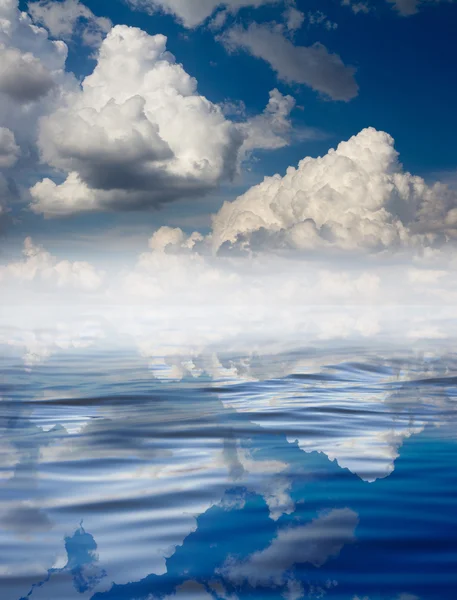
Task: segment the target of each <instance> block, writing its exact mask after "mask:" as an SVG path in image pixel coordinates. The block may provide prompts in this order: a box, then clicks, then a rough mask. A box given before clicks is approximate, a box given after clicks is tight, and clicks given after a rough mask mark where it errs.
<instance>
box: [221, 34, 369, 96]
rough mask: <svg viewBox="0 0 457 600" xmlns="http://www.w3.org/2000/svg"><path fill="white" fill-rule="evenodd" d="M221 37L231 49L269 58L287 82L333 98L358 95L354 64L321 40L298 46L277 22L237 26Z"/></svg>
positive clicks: (267, 59) (265, 58) (280, 77)
mask: <svg viewBox="0 0 457 600" xmlns="http://www.w3.org/2000/svg"><path fill="white" fill-rule="evenodd" d="M219 39H220V41H222V43H223V44H224V45H225V47H226V48H227V49H228V50H229V51H235V50H239V49H243V50H246V51H247V52H249V53H251V54H252V55H253V56H255V57H256V58H261V59H262V60H265V61H266V62H268V63H269V64H270V66H271V68H272V69H273V70H274V71H275V72H276V73H277V75H278V78H279V79H281V80H283V81H286V82H288V83H301V84H304V85H307V86H309V87H311V88H312V89H313V90H315V91H317V92H320V93H322V94H324V95H325V96H328V97H330V98H332V99H333V100H344V101H348V100H351V99H352V98H354V97H355V96H357V93H358V86H357V83H356V81H355V78H354V73H355V69H354V68H353V67H348V66H346V65H345V64H344V63H343V61H342V60H341V58H340V57H339V56H338V54H331V53H330V52H329V51H328V50H327V48H326V47H325V46H324V45H322V44H320V43H316V44H313V45H312V46H294V44H293V43H292V42H291V41H290V40H289V39H288V38H287V37H285V35H284V33H283V31H282V28H281V27H279V28H278V26H277V25H276V24H262V25H259V24H258V23H251V24H250V25H249V27H247V28H244V27H242V26H240V25H237V26H234V27H232V28H231V29H228V30H227V31H225V32H224V33H223V34H222V35H221V36H220V37H219Z"/></svg>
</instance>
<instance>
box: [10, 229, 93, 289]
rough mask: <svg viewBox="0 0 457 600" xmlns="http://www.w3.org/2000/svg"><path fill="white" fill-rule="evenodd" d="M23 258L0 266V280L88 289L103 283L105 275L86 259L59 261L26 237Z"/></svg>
mask: <svg viewBox="0 0 457 600" xmlns="http://www.w3.org/2000/svg"><path fill="white" fill-rule="evenodd" d="M23 255H24V258H23V260H21V261H18V262H13V263H10V264H8V265H5V266H2V267H0V281H5V282H6V283H9V284H11V282H12V281H18V282H19V283H26V282H33V281H38V282H45V283H46V282H48V283H51V284H53V285H56V286H57V287H59V288H62V287H71V288H76V289H80V290H83V291H86V292H93V291H95V290H97V289H98V288H99V287H100V286H101V284H102V278H103V274H102V273H100V272H98V271H97V270H96V269H95V268H94V267H93V266H92V265H90V264H89V263H87V262H79V261H76V262H70V261H68V260H61V261H59V260H58V259H57V258H55V257H54V256H52V254H50V253H49V252H47V251H46V250H44V249H43V248H42V247H41V246H37V245H35V244H34V243H33V241H32V239H31V238H27V239H26V240H25V243H24V251H23Z"/></svg>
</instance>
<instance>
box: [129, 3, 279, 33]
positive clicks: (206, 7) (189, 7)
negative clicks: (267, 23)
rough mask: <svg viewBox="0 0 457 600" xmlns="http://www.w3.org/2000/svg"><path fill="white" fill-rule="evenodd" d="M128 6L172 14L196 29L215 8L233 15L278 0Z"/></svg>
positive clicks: (134, 4)
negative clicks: (245, 8) (222, 8)
mask: <svg viewBox="0 0 457 600" xmlns="http://www.w3.org/2000/svg"><path fill="white" fill-rule="evenodd" d="M127 1H128V3H129V4H130V6H132V7H133V8H136V9H140V10H146V11H148V12H151V13H152V12H155V11H157V10H161V11H163V12H164V13H168V14H172V15H174V16H175V17H177V18H178V19H179V21H181V23H182V24H183V25H184V26H185V27H189V28H192V27H197V26H198V25H200V24H201V23H203V21H205V20H206V19H207V18H208V17H210V16H211V15H212V14H213V12H214V11H215V10H216V8H219V7H224V8H226V9H227V10H228V11H230V12H232V13H235V12H237V11H238V10H239V9H240V8H243V7H254V8H256V7H259V6H262V5H264V4H274V3H276V2H278V1H279V0H192V1H189V0H127Z"/></svg>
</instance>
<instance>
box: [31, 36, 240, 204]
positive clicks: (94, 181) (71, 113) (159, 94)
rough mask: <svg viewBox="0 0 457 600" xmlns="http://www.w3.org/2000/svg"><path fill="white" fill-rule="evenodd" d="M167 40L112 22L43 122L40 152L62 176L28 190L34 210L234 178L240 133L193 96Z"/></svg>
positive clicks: (121, 199)
mask: <svg viewBox="0 0 457 600" xmlns="http://www.w3.org/2000/svg"><path fill="white" fill-rule="evenodd" d="M166 41H167V40H166V37H165V36H163V35H155V36H150V35H148V34H147V33H145V32H143V31H141V30H140V29H136V28H130V27H126V26H117V27H115V28H114V29H112V30H111V32H110V33H109V34H108V36H107V37H106V39H105V40H104V42H103V43H102V45H101V48H100V52H99V56H98V62H97V66H96V68H95V70H94V72H93V73H92V74H91V75H90V76H88V77H87V78H86V79H85V80H84V81H83V83H82V89H81V91H80V92H78V93H76V94H74V95H72V96H71V97H69V98H68V102H67V103H66V104H65V105H64V106H61V107H60V108H59V109H58V110H57V111H55V112H54V113H53V114H51V115H50V116H49V117H46V118H43V119H42V121H41V124H40V135H39V147H40V149H41V154H42V158H43V160H44V161H46V162H47V163H49V164H50V165H52V166H54V167H56V168H58V169H61V170H66V171H68V172H69V176H68V179H67V180H66V181H65V182H64V183H63V184H61V185H57V186H56V185H55V184H53V183H52V182H51V181H49V180H45V181H44V182H41V183H39V184H38V185H37V186H36V187H35V188H34V189H32V196H33V197H34V200H35V205H34V207H33V208H34V210H35V211H37V212H44V213H65V212H76V211H78V210H88V209H90V208H101V209H103V208H109V207H113V206H115V207H117V208H136V207H138V206H144V205H150V206H151V205H152V206H154V205H158V204H160V203H163V202H166V201H169V200H174V199H176V198H182V197H192V196H197V195H198V196H199V195H201V194H204V193H205V192H207V191H209V190H211V189H212V188H214V187H215V186H216V185H218V184H219V182H220V181H222V180H224V179H227V178H230V177H232V176H233V174H234V173H235V172H236V169H237V160H238V151H239V148H240V146H241V144H242V142H243V138H242V135H241V133H240V132H239V131H238V129H237V128H236V127H235V125H234V124H233V123H231V122H230V121H228V120H226V119H225V117H224V115H223V114H222V111H221V109H220V107H219V106H217V105H214V104H212V103H211V102H210V101H209V100H207V99H206V98H204V97H203V96H201V95H199V94H198V92H197V83H196V81H195V79H193V78H192V77H190V76H189V75H188V74H187V73H186V72H185V71H184V69H183V67H182V66H181V65H179V64H177V63H176V62H175V59H174V57H173V55H171V54H170V53H169V52H167V51H166ZM119 70H122V72H123V73H124V76H123V77H122V79H119V77H118V74H119ZM47 198H49V200H48V199H47Z"/></svg>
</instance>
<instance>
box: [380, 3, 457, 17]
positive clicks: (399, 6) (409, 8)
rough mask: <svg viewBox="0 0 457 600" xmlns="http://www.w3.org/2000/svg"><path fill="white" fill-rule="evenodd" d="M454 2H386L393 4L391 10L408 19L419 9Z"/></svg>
mask: <svg viewBox="0 0 457 600" xmlns="http://www.w3.org/2000/svg"><path fill="white" fill-rule="evenodd" d="M453 1H454V0H387V2H389V3H390V4H393V8H394V9H395V10H396V11H397V12H398V13H399V14H400V15H401V16H402V17H409V16H410V15H414V14H416V13H417V12H418V11H419V10H420V9H421V8H424V7H426V6H429V5H432V4H438V3H439V2H453Z"/></svg>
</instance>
